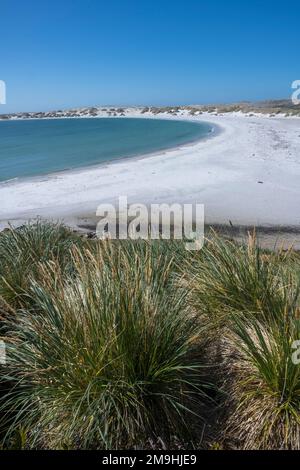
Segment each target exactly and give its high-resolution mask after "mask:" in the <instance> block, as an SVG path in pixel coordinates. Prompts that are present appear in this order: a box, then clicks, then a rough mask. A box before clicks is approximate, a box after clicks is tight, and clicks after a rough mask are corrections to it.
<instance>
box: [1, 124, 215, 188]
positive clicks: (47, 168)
mask: <svg viewBox="0 0 300 470" xmlns="http://www.w3.org/2000/svg"><path fill="white" fill-rule="evenodd" d="M210 132H211V126H210V125H209V124H205V123H201V124H198V123H193V122H186V121H171V120H162V119H134V118H129V119H127V118H126V119H122V118H99V119H98V118H95V119H43V120H32V121H31V120H24V121H4V122H0V181H5V180H10V179H12V178H20V177H25V176H35V175H41V174H48V173H52V172H56V171H61V170H67V169H73V168H79V167H84V166H88V165H92V164H97V163H103V162H108V161H112V160H115V159H118V158H123V157H133V156H137V155H142V154H146V153H151V152H156V151H159V150H163V149H167V148H170V147H175V146H177V145H181V144H184V143H188V142H191V141H193V140H197V139H201V138H204V137H206V136H207V135H208V134H209V133H210Z"/></svg>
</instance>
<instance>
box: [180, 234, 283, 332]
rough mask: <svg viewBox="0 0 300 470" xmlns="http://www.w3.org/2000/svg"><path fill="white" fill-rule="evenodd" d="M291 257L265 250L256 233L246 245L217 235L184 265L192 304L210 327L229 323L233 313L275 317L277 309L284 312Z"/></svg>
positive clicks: (208, 240) (250, 236)
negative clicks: (286, 266) (288, 259)
mask: <svg viewBox="0 0 300 470" xmlns="http://www.w3.org/2000/svg"><path fill="white" fill-rule="evenodd" d="M288 255H289V254H288V253H286V254H285V255H283V254H282V253H271V252H266V251H264V250H262V249H261V248H260V247H259V245H258V243H257V240H256V237H255V234H253V235H249V239H248V243H243V244H238V243H236V242H234V241H231V240H227V239H224V238H220V237H219V236H217V235H216V234H215V235H214V236H212V237H211V238H209V239H207V241H206V244H205V247H204V249H203V250H202V251H201V252H199V253H197V254H196V255H194V256H193V257H192V258H187V262H186V263H185V265H184V266H185V268H184V269H185V271H186V272H187V279H188V280H189V286H190V289H191V292H192V297H191V302H192V303H193V304H194V305H195V306H196V307H197V308H198V309H199V311H201V312H202V313H205V314H207V318H208V320H209V325H210V326H213V325H214V324H215V325H218V324H219V325H222V324H224V323H225V324H226V322H227V321H228V318H229V317H230V314H231V313H232V312H240V313H242V312H245V313H248V312H252V313H258V314H261V315H262V316H263V317H264V318H266V319H267V318H269V317H272V316H273V314H274V307H276V310H280V309H283V308H284V306H285V305H286V302H287V298H286V293H287V288H286V287H287V285H288V284H290V283H291V279H290V278H289V276H288V273H287V269H286V268H285V263H286V260H285V258H286V257H288Z"/></svg>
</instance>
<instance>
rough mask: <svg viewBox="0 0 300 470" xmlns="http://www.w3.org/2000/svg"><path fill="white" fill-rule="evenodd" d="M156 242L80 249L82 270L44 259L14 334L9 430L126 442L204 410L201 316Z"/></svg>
mask: <svg viewBox="0 0 300 470" xmlns="http://www.w3.org/2000/svg"><path fill="white" fill-rule="evenodd" d="M155 247H157V245H156V244H148V243H145V242H141V243H139V242H128V243H122V244H120V243H114V242H111V241H106V242H101V243H98V244H97V249H93V250H92V251H90V250H83V249H82V250H80V251H79V250H73V254H72V261H73V265H74V270H75V273H73V274H74V275H73V276H72V277H70V276H69V277H68V276H66V275H65V273H64V272H63V271H62V269H61V266H60V264H59V263H58V262H52V263H48V264H44V265H40V272H41V277H40V279H42V282H41V281H34V282H33V283H32V286H31V295H32V297H33V298H34V302H35V311H34V312H31V311H26V310H24V312H23V313H20V314H19V318H18V322H16V324H15V325H14V328H13V331H12V332H11V334H10V335H9V337H8V338H7V343H8V344H7V355H8V365H7V371H6V374H5V376H4V377H3V378H2V381H4V382H5V381H6V380H10V381H12V382H13V387H12V389H10V390H9V392H8V393H7V395H6V396H5V397H4V398H2V400H1V413H2V416H3V417H4V420H5V418H6V416H7V420H8V421H7V423H6V427H7V438H9V436H10V435H11V433H13V431H14V429H16V428H17V427H18V426H21V427H22V429H26V430H29V432H28V434H27V439H28V445H29V446H31V447H34V446H45V447H51V448H57V447H60V446H62V445H68V446H71V447H81V448H90V447H107V448H118V447H128V446H131V445H133V444H135V443H137V442H142V441H143V439H144V438H146V437H149V436H150V435H156V436H161V437H164V438H165V439H168V438H169V437H170V436H172V435H179V434H180V433H185V432H187V431H188V430H189V429H190V428H191V422H192V420H193V416H194V417H196V416H197V420H199V414H200V412H201V404H202V402H203V400H205V399H206V390H207V388H206V387H207V385H206V382H205V380H204V378H203V374H204V368H203V356H202V346H201V345H202V344H203V337H202V329H201V325H200V324H199V321H198V319H197V318H196V317H195V316H194V315H193V313H192V312H191V309H190V307H189V305H188V303H187V302H186V293H185V291H184V290H183V289H182V288H180V286H179V285H175V284H174V280H173V266H172V259H171V258H170V257H169V256H164V255H163V254H162V253H158V252H157V249H156V248H155ZM10 327H12V325H10ZM12 408H13V409H14V410H16V415H15V417H14V419H13V421H9V410H10V409H12ZM7 413H8V415H7Z"/></svg>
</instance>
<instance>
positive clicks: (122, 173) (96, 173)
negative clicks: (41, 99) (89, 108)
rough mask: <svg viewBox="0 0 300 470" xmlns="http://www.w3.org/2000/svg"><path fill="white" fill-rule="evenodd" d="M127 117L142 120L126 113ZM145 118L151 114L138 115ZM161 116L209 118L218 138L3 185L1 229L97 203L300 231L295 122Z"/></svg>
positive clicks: (298, 128)
mask: <svg viewBox="0 0 300 470" xmlns="http://www.w3.org/2000/svg"><path fill="white" fill-rule="evenodd" d="M126 116H130V117H138V116H141V114H140V111H139V110H134V109H130V110H127V112H126ZM142 117H150V114H148V113H146V114H143V115H142ZM157 117H158V118H159V119H162V118H166V119H186V120H193V121H199V122H201V121H206V122H210V123H214V124H216V125H217V126H220V127H221V129H222V132H221V133H217V135H216V136H214V137H213V138H210V139H206V140H205V141H200V142H198V143H195V144H193V145H187V146H182V147H180V148H176V149H173V150H169V151H166V152H161V153H159V154H156V155H152V156H147V157H145V158H135V159H123V160H120V161H118V162H114V163H111V164H108V165H101V166H98V167H90V168H85V169H80V170H79V169H78V170H76V171H70V172H63V173H58V174H55V175H50V176H47V177H45V176H41V177H37V178H34V179H30V180H23V181H22V180H20V181H16V182H8V183H4V184H3V183H2V184H0V201H1V205H0V226H2V227H3V226H5V225H6V224H7V222H8V221H12V222H13V223H14V221H16V220H26V219H29V218H34V217H37V216H42V217H49V218H60V219H63V220H65V221H67V220H68V218H69V217H71V216H76V215H83V214H85V213H88V214H95V212H96V208H97V205H98V204H100V203H103V202H115V201H116V200H117V198H118V196H120V195H121V196H127V197H128V201H129V203H131V202H140V203H147V204H149V203H157V202H170V203H171V202H172V203H173V202H180V203H186V202H194V203H196V202H197V203H199V204H201V203H202V204H204V205H205V213H206V221H207V222H208V223H228V221H229V220H230V221H232V223H233V224H247V225H248V224H250V225H278V224H280V225H294V226H300V119H298V118H282V117H275V118H271V117H268V116H262V115H255V116H249V115H245V114H242V113H230V114H224V115H211V114H202V115H200V116H189V115H187V113H182V115H181V116H175V117H173V116H170V115H165V114H160V115H158V116H157Z"/></svg>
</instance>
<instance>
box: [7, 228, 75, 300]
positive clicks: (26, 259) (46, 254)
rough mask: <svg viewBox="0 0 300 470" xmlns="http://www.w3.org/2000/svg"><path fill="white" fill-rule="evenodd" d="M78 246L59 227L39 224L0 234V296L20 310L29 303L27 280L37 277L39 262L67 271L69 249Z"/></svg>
mask: <svg viewBox="0 0 300 470" xmlns="http://www.w3.org/2000/svg"><path fill="white" fill-rule="evenodd" d="M75 241H76V243H78V241H79V238H78V237H75V235H73V234H72V233H71V232H70V231H69V230H68V229H67V228H65V227H64V226H63V225H61V224H55V223H49V222H43V221H38V222H35V223H32V224H30V223H29V224H26V225H23V226H22V227H20V228H16V229H14V228H10V229H8V230H6V231H4V232H2V233H1V234H0V297H1V298H2V299H3V300H4V301H5V302H6V303H7V304H9V305H11V306H12V307H15V308H21V307H24V306H25V305H26V302H27V301H28V298H29V297H28V290H29V285H30V279H32V278H33V277H35V276H37V266H38V264H39V263H45V262H48V261H55V262H58V263H59V265H60V266H64V267H65V268H66V269H67V267H68V265H69V263H70V247H71V246H72V245H73V244H74V243H75Z"/></svg>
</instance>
